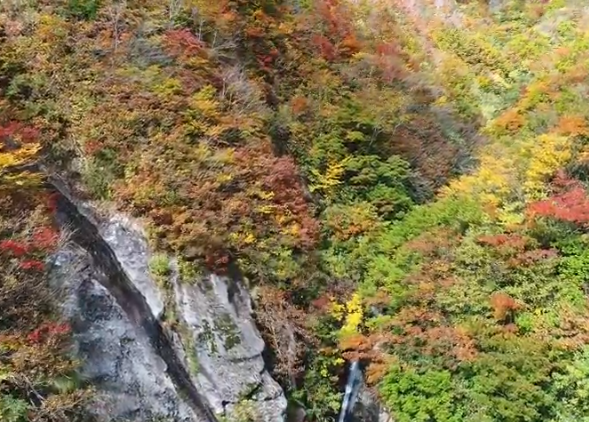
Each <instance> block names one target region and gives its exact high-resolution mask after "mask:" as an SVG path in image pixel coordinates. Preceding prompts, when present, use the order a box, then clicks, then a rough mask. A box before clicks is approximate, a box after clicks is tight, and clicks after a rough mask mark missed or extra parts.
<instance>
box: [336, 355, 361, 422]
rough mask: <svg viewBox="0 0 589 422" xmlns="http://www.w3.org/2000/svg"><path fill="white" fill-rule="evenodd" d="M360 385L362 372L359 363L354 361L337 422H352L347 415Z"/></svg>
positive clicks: (356, 396) (352, 406) (350, 410)
mask: <svg viewBox="0 0 589 422" xmlns="http://www.w3.org/2000/svg"><path fill="white" fill-rule="evenodd" d="M361 385H362V370H361V369H360V362H358V361H357V360H355V361H354V362H352V364H351V365H350V373H349V374H348V380H347V382H346V390H345V393H344V399H343V400H342V407H341V411H340V415H339V419H338V422H352V421H351V420H350V419H349V418H348V415H349V414H351V412H352V409H353V408H354V404H355V402H356V399H357V398H358V390H359V389H360V386H361Z"/></svg>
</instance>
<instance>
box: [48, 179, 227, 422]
mask: <svg viewBox="0 0 589 422" xmlns="http://www.w3.org/2000/svg"><path fill="white" fill-rule="evenodd" d="M50 187H51V188H52V190H53V191H54V192H55V194H56V195H55V199H56V205H57V213H58V215H59V217H60V218H61V219H62V220H63V223H64V224H65V225H67V226H69V227H71V228H72V231H73V232H72V235H71V240H72V241H73V242H74V243H76V244H77V245H79V246H80V247H82V248H83V249H84V250H86V251H87V252H88V253H89V254H90V256H91V258H92V261H93V263H94V265H95V266H96V267H97V268H99V269H100V270H101V271H102V272H103V273H104V275H105V277H100V283H101V284H102V285H103V287H104V288H106V289H107V290H108V291H109V292H110V294H111V295H112V296H113V297H114V298H115V300H116V302H117V303H118V304H119V306H120V307H121V308H122V309H123V311H124V312H125V313H126V315H127V316H128V318H129V320H130V321H131V323H132V324H134V325H135V326H136V327H138V328H140V329H141V330H143V332H144V333H145V335H146V336H147V338H148V339H149V342H150V344H151V346H152V348H153V350H154V351H155V353H156V354H157V355H158V356H159V357H160V358H161V359H162V360H163V361H164V362H165V364H166V373H167V374H168V376H169V377H170V379H171V380H172V382H173V383H174V385H175V387H176V389H177V390H178V392H179V393H180V394H182V396H183V397H184V398H185V400H186V402H187V403H188V404H189V405H190V407H191V408H192V410H193V411H194V413H195V414H196V416H197V418H198V420H202V421H207V422H218V420H217V417H216V415H215V414H214V413H213V411H212V410H211V408H210V407H209V405H208V403H207V400H206V399H205V398H204V397H203V396H202V395H201V394H200V393H199V392H198V390H197V389H196V387H195V385H194V384H193V383H192V381H191V379H190V374H189V372H188V370H187V369H186V368H185V366H184V364H183V362H182V361H181V359H180V358H179V356H178V355H177V354H176V351H175V348H174V342H173V340H172V337H171V336H170V335H169V334H168V333H167V331H166V329H165V328H164V327H163V326H162V324H161V322H160V321H159V319H157V318H156V317H155V316H154V315H153V313H152V311H151V308H150V307H149V305H148V303H147V301H146V299H145V297H144V296H143V294H141V292H140V291H139V290H138V289H137V288H136V287H135V286H134V284H133V283H132V281H131V280H130V279H129V277H128V275H127V273H126V272H125V270H124V269H123V267H122V265H121V263H120V262H119V261H118V259H117V257H116V255H115V253H114V251H113V250H112V248H111V247H110V246H109V245H108V243H107V242H106V241H105V240H104V239H103V238H102V236H101V235H100V233H99V230H98V227H97V226H96V224H95V223H93V222H92V221H91V219H90V218H89V217H87V216H86V215H84V213H83V212H82V211H81V210H80V209H79V208H78V206H76V204H75V203H74V201H73V200H72V199H71V197H70V195H69V192H68V190H67V189H66V188H65V186H64V185H63V184H62V183H61V182H60V181H59V180H51V181H50Z"/></svg>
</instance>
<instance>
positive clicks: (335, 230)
mask: <svg viewBox="0 0 589 422" xmlns="http://www.w3.org/2000/svg"><path fill="white" fill-rule="evenodd" d="M433 3H434V2H429V1H427V0H421V1H411V2H410V1H403V0H373V1H370V2H368V1H365V2H364V1H358V2H345V1H343V0H305V1H300V2H297V3H296V4H291V2H286V1H285V2H283V1H281V0H253V1H247V0H223V1H221V0H219V1H216V2H212V1H209V0H170V1H168V2H162V1H155V0H135V1H131V0H118V1H114V0H59V1H56V0H33V1H27V2H23V1H18V0H7V1H4V2H2V3H1V4H0V142H2V143H1V144H0V146H1V147H2V149H1V150H0V194H2V195H3V196H2V198H0V200H1V201H2V202H1V205H2V218H1V219H0V227H1V230H0V236H1V239H0V260H1V261H0V263H2V268H1V271H2V279H1V280H2V281H1V284H0V309H2V311H1V313H0V330H2V331H1V333H0V415H2V416H4V417H8V420H9V421H21V420H28V419H31V418H32V419H33V420H63V418H66V417H70V416H68V415H70V414H73V413H76V412H77V406H78V405H79V404H80V403H81V401H82V400H83V398H85V397H86V395H87V394H89V391H86V390H82V386H81V385H78V383H73V382H70V383H69V384H68V388H61V389H59V388H57V387H54V386H53V384H55V381H56V380H60V379H62V378H64V377H65V379H68V380H70V381H71V380H73V379H74V378H75V377H74V376H73V375H71V374H70V373H71V372H72V371H74V369H75V362H70V360H69V357H68V356H67V353H66V352H67V350H66V347H65V346H66V345H67V334H68V328H67V327H66V326H64V325H60V324H59V323H58V322H55V323H49V322H48V321H57V320H56V319H55V317H53V316H51V315H52V314H53V313H54V312H52V306H51V303H50V302H51V300H50V297H49V296H50V295H47V297H46V296H43V297H36V295H29V294H26V303H25V304H24V305H22V306H19V307H17V308H15V310H14V313H13V311H11V310H10V309H12V308H6V307H4V306H3V305H2V303H19V302H16V299H12V296H6V295H9V294H11V295H17V297H18V298H19V299H18V300H25V298H24V297H23V296H22V295H23V293H22V292H21V293H19V292H18V291H16V293H14V292H13V290H14V289H15V287H14V286H18V288H19V289H26V290H25V291H27V292H28V291H29V290H33V291H35V293H38V292H41V290H38V289H35V287H34V286H35V285H38V284H39V283H40V284H42V281H43V277H44V276H43V273H44V271H45V268H44V265H43V263H42V260H43V257H44V256H45V255H43V254H48V253H50V252H51V250H52V248H55V247H56V246H57V243H58V242H57V240H58V237H59V236H58V234H57V233H56V232H55V231H54V230H55V229H52V228H50V225H51V223H50V218H49V217H50V214H51V206H47V205H43V204H44V203H45V202H43V201H44V199H45V197H44V194H43V192H42V190H41V188H40V187H39V181H40V179H41V176H39V175H33V174H31V173H19V172H18V171H13V169H14V168H15V166H16V167H19V166H21V167H22V165H24V164H26V163H28V162H30V161H32V160H40V161H42V162H43V163H44V164H45V166H46V167H48V168H51V169H52V170H53V171H58V172H60V173H61V174H64V175H67V177H68V178H69V179H70V180H72V181H77V182H78V184H79V186H80V187H81V188H82V189H83V190H84V191H85V192H86V194H87V195H88V197H90V198H92V199H95V200H99V201H103V203H105V204H115V205H116V206H117V207H118V208H119V209H121V210H124V211H126V212H130V213H132V214H134V215H135V216H137V217H139V218H141V219H142V220H143V221H144V223H145V226H146V227H147V229H148V230H149V233H150V236H151V240H152V242H153V247H154V248H156V249H159V250H161V251H166V252H170V253H174V254H176V255H177V256H178V257H179V259H180V264H181V265H180V266H181V271H182V272H183V274H184V275H185V276H186V278H187V279H188V278H189V276H191V275H194V274H195V273H196V272H200V271H205V270H207V271H217V272H223V271H225V270H227V268H228V267H229V266H231V265H237V266H238V267H239V269H240V270H241V272H242V273H243V274H244V275H245V276H246V277H247V279H248V281H249V283H250V284H251V285H252V286H254V285H255V286H257V289H256V291H257V292H258V295H259V305H258V307H257V312H258V320H259V322H260V325H261V326H262V328H265V331H266V334H265V335H266V340H267V342H268V344H269V345H270V346H271V347H272V349H273V356H272V364H273V369H274V375H275V376H276V377H277V378H278V379H279V380H280V381H281V382H282V384H283V386H284V387H285V388H286V389H287V392H288V394H289V395H290V397H291V398H292V399H294V400H297V401H298V402H300V403H302V404H303V405H304V407H305V408H306V410H307V415H308V418H309V420H312V421H331V420H334V418H335V416H336V415H337V412H338V411H339V406H340V400H341V396H342V394H341V379H342V377H343V375H344V374H345V363H346V360H348V361H349V360H353V359H360V360H361V361H362V362H363V363H364V364H366V366H367V369H366V373H367V379H368V381H369V383H370V384H371V385H372V386H373V387H374V388H375V389H376V390H377V391H378V392H379V393H380V396H381V398H382V401H383V403H384V404H385V405H386V407H387V408H388V409H389V410H390V411H391V413H392V414H393V415H394V416H395V419H396V420H398V421H399V422H409V421H411V422H462V421H472V422H487V421H489V422H491V421H498V422H536V421H537V422H540V421H542V422H546V421H553V422H573V421H574V422H577V421H585V420H589V402H588V401H587V397H588V395H589V384H588V381H587V376H588V375H589V348H587V346H586V344H587V343H588V342H589V320H588V318H587V315H588V314H587V311H588V309H587V289H588V285H587V280H588V277H589V252H588V251H589V248H588V247H589V237H588V236H587V233H586V229H587V225H588V224H589V196H588V193H587V183H588V175H589V173H588V170H589V168H588V167H587V165H588V164H589V149H587V148H588V147H587V141H588V140H589V126H588V125H587V121H588V120H587V119H588V118H589V103H587V101H586V97H587V94H588V89H589V84H588V82H587V77H588V75H589V19H588V17H589V14H587V12H586V10H584V9H583V7H582V5H581V4H580V2H578V1H565V0H537V1H519V0H511V1H506V2H503V3H504V4H503V5H501V6H500V7H495V8H494V9H492V8H491V7H490V6H489V5H487V4H486V2H484V1H475V0H473V1H461V2H458V4H456V5H454V4H450V3H451V2H448V3H449V4H445V5H444V4H442V3H443V2H435V3H437V4H438V7H436V5H434V4H433ZM32 191H35V192H38V194H37V195H31V194H30V192H32ZM25 197H26V198H27V201H24V198H25ZM4 210H7V211H4ZM8 210H9V211H8ZM23 213H24V214H25V215H34V216H35V218H34V219H33V218H27V219H26V220H23V219H22V215H23ZM27 213H28V214H27ZM19 216H20V217H19ZM23 221H26V223H27V224H24V222H23ZM31 225H32V226H31ZM27 236H41V237H40V238H41V239H42V240H41V241H39V240H35V241H30V240H28V239H29V238H28V237H27ZM29 243H30V245H29ZM40 245H41V246H40ZM33 246H34V247H33ZM27 254H32V255H31V257H30V259H29V256H28V255H27ZM5 262H6V263H7V264H6V265H4V263H5ZM5 291H6V293H5ZM5 297H9V298H8V299H6V300H7V301H8V302H5V299H4V298H5ZM27 307H29V308H32V309H37V311H36V312H25V313H22V315H21V316H18V317H17V316H16V312H17V311H18V312H22V311H23V310H24V309H28V308H27ZM6 309H8V310H6ZM25 316H26V317H25ZM168 317H170V316H168ZM286 321H288V324H287V323H285V322H286ZM39 327H41V328H39ZM39 330H41V331H39ZM293 332H294V333H295V334H296V336H297V339H298V347H297V348H296V350H295V351H294V352H292V348H291V347H290V344H289V339H290V333H293ZM35 333H41V334H35ZM308 345H312V347H307V346H308ZM32 353H35V355H34V356H35V357H36V359H37V357H38V356H39V357H41V358H40V359H39V360H38V361H37V360H36V359H31V360H28V361H27V365H32V366H31V367H29V366H26V365H25V366H23V365H24V363H23V362H24V361H23V359H24V358H23V357H22V356H25V357H26V356H33V355H32ZM293 353H294V356H293ZM46 355H47V356H52V358H51V359H58V360H57V361H53V360H48V359H45V358H43V356H46ZM58 356H61V357H59V358H58ZM48 362H52V363H51V365H49V364H48ZM31 368H32V369H31ZM27 371H33V372H34V376H33V375H31V374H30V373H29V372H27ZM5 373H6V374H7V375H5ZM65 374H68V375H65ZM70 384H71V385H70ZM74 384H75V385H74ZM37 385H38V386H37ZM76 387H77V388H78V390H75V388H76ZM56 403H57V404H56ZM51 405H53V406H54V407H53V408H50V409H53V410H51V411H48V410H47V411H46V409H48V406H51ZM68 412H69V413H68ZM72 412H73V413H72ZM5 415H6V416H5Z"/></svg>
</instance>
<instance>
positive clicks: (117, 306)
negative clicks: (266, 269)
mask: <svg viewBox="0 0 589 422" xmlns="http://www.w3.org/2000/svg"><path fill="white" fill-rule="evenodd" d="M60 202H61V207H60V208H59V214H60V216H61V219H62V223H63V224H64V226H68V227H70V228H71V229H72V230H73V233H74V234H73V236H72V241H71V242H70V243H69V244H68V245H67V246H66V247H64V248H62V250H60V251H59V252H58V253H57V254H56V256H55V259H54V263H55V265H54V268H55V269H54V271H53V277H52V282H53V283H54V285H55V286H56V287H58V288H59V289H60V290H61V291H62V293H63V301H62V303H63V311H64V314H65V316H66V317H67V318H68V319H69V320H70V321H71V323H72V326H73V328H74V333H75V342H76V346H77V351H76V352H77V354H78V356H79V357H80V359H81V361H82V362H83V367H82V375H83V376H85V377H86V378H87V379H88V380H89V381H91V382H92V384H93V385H95V386H96V388H97V390H98V394H97V402H96V405H95V406H93V408H92V411H93V413H95V414H96V415H97V416H98V417H99V419H102V420H104V421H107V420H129V421H142V422H143V421H156V420H157V421H182V422H184V421H198V422H200V421H203V422H205V421H206V422H209V421H214V420H216V419H217V416H221V415H222V416H226V417H227V420H229V421H232V420H235V419H236V417H234V416H235V415H238V414H239V415H246V417H247V418H249V419H250V420H255V421H268V422H279V421H280V422H281V421H284V414H285V410H286V398H285V397H284V394H283V392H282V389H281V388H280V386H279V385H278V384H277V383H276V382H275V381H274V380H273V379H272V377H271V376H270V374H269V373H268V371H267V370H266V367H265V363H264V360H263V357H262V352H263V350H264V347H265V345H264V342H263V340H262V338H261V336H260V333H259V332H258V330H257V328H256V326H255V323H254V321H253V318H252V315H251V313H252V307H251V300H250V297H249V295H248V293H247V290H246V289H245V288H244V287H243V285H242V284H241V283H240V281H239V280H238V279H234V278H229V277H220V276H217V275H214V274H213V275H207V276H199V277H195V278H194V279H193V280H188V281H186V280H183V281H182V282H180V277H179V271H178V269H177V265H176V263H175V261H174V259H170V264H169V265H170V271H169V273H166V275H165V277H166V280H164V281H165V283H162V280H161V277H160V279H158V278H157V277H155V276H153V275H152V274H150V271H149V267H150V260H151V259H152V255H151V251H150V250H149V247H148V244H147V241H146V237H145V235H144V233H143V232H142V230H141V227H140V225H138V224H136V223H134V222H133V221H132V220H131V219H129V218H126V217H124V216H121V215H115V216H113V217H111V218H108V219H102V220H101V219H99V218H96V216H95V215H94V214H93V213H92V211H91V209H90V208H84V207H82V206H80V205H79V204H74V203H73V202H72V201H71V199H70V198H68V197H67V196H64V197H63V198H61V201H60ZM160 276H161V275H160ZM171 315H173V318H171V317H170V316H171ZM164 319H165V320H166V321H167V322H164V321H163V320H164ZM170 319H173V320H170ZM240 418H243V416H240ZM236 422H237V420H236ZM239 422H241V421H239Z"/></svg>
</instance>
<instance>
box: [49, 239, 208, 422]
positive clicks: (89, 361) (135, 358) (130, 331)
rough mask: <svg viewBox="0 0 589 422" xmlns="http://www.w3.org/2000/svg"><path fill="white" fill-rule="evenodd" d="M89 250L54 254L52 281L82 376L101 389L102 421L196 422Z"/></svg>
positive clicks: (99, 410) (98, 407) (99, 414)
mask: <svg viewBox="0 0 589 422" xmlns="http://www.w3.org/2000/svg"><path fill="white" fill-rule="evenodd" d="M101 277H104V274H102V273H101V272H100V271H99V270H97V269H96V268H95V267H94V266H93V263H92V260H91V258H90V256H89V255H88V253H87V252H85V251H83V250H81V249H79V248H77V247H75V246H73V245H70V246H68V247H67V248H65V249H62V250H61V251H59V252H58V253H57V255H56V256H55V265H54V271H53V273H52V281H53V283H54V284H55V285H56V286H59V288H60V290H61V293H62V295H63V302H62V306H63V310H64V314H65V316H66V317H67V318H69V320H70V321H71V324H72V327H73V330H74V333H75V342H76V346H77V351H76V352H77V356H78V357H79V358H80V359H81V361H82V362H83V367H82V375H83V377H84V378H85V379H87V380H88V381H90V382H92V384H94V385H95V386H96V387H97V397H96V401H95V404H94V405H93V406H92V408H91V409H90V410H91V411H92V413H94V414H95V415H96V416H97V417H98V418H99V420H103V421H110V420H114V419H117V420H132V421H151V420H153V421H155V420H158V418H160V419H161V418H163V420H167V421H182V422H187V421H198V420H199V418H197V416H196V415H195V414H194V412H193V411H192V410H191V409H190V407H189V406H188V405H187V404H186V403H185V402H184V401H183V400H182V399H181V398H180V397H179V395H178V393H177V391H176V388H175V386H174V384H173V382H172V381H171V379H170V377H169V376H168V375H167V373H166V364H165V363H164V362H163V361H162V359H161V358H160V357H158V356H157V354H156V353H155V352H154V350H153V349H152V347H151V344H150V342H149V341H148V339H147V337H146V336H145V335H144V334H143V333H142V332H141V330H139V329H138V328H137V327H136V326H135V325H134V324H133V323H132V322H131V321H130V320H129V318H128V316H127V315H126V313H125V311H124V310H123V309H122V308H121V306H120V305H119V304H118V303H117V301H116V300H115V298H114V297H113V295H111V294H110V292H109V291H108V290H107V289H106V288H105V287H104V286H103V285H102V283H101V281H100V278H101Z"/></svg>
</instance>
